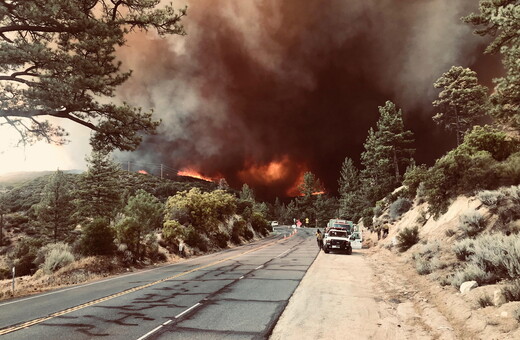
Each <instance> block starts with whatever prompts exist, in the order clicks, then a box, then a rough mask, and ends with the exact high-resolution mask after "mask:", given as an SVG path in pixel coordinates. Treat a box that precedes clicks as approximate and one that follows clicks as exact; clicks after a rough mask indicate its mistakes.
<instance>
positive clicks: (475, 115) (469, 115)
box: [433, 66, 487, 145]
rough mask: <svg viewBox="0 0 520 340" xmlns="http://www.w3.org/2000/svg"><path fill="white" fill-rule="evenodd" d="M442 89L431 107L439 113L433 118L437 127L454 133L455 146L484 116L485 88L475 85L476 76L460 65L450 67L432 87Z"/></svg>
mask: <svg viewBox="0 0 520 340" xmlns="http://www.w3.org/2000/svg"><path fill="white" fill-rule="evenodd" d="M433 86H435V88H438V89H442V90H441V92H440V93H439V98H438V99H437V100H435V101H434V102H433V106H435V107H436V108H438V109H439V110H440V112H438V113H437V114H435V116H433V120H434V121H435V122H436V123H437V124H441V125H444V127H445V128H446V129H448V130H454V131H455V133H456V136H457V145H460V143H461V142H462V139H463V137H464V134H465V133H466V132H467V131H468V130H469V129H470V128H471V127H472V126H473V125H475V122H476V121H477V120H478V119H479V118H481V117H482V116H484V115H485V112H486V101H487V94H486V93H487V88H486V87H485V86H482V85H480V84H479V83H478V79H477V73H476V72H475V71H472V70H471V69H469V68H463V67H462V66H452V67H451V68H450V70H449V71H448V72H446V73H444V74H443V75H442V76H441V77H440V78H439V79H437V81H436V82H435V83H434V84H433Z"/></svg>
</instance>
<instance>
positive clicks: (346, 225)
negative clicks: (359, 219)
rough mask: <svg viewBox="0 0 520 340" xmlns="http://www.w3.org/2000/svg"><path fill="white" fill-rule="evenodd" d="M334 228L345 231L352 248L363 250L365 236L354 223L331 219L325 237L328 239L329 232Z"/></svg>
mask: <svg viewBox="0 0 520 340" xmlns="http://www.w3.org/2000/svg"><path fill="white" fill-rule="evenodd" d="M332 228H334V229H341V230H345V231H346V233H347V236H348V238H349V241H350V243H351V246H352V248H353V249H361V247H362V243H363V234H362V233H361V229H360V228H359V226H358V225H357V224H354V222H352V221H348V220H340V219H330V220H329V222H328V223H327V228H326V229H325V237H327V234H328V232H329V230H331V229H332Z"/></svg>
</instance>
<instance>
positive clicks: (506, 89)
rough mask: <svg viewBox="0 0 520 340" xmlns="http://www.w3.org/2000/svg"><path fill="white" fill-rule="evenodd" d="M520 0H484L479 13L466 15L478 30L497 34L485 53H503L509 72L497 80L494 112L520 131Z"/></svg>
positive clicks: (492, 109) (505, 122)
mask: <svg viewBox="0 0 520 340" xmlns="http://www.w3.org/2000/svg"><path fill="white" fill-rule="evenodd" d="M519 13H520V1H518V0H500V1H496V0H480V1H479V13H472V14H470V15H469V16H467V17H465V18H463V20H464V21H465V22H467V23H471V24H473V25H474V26H476V27H477V29H476V30H475V33H476V34H478V35H481V36H486V35H489V36H491V37H493V40H492V42H491V43H490V44H489V45H488V46H487V48H486V51H485V53H489V54H496V53H500V54H502V64H503V65H504V69H505V71H506V73H505V75H504V76H503V77H501V78H497V79H495V80H494V82H495V84H496V86H495V88H494V91H493V93H492V94H491V95H490V102H491V114H492V115H493V117H495V119H497V120H498V121H499V122H500V123H502V124H505V125H509V126H511V127H513V128H514V129H516V130H520V63H519V62H518V61H519V60H520V18H519Z"/></svg>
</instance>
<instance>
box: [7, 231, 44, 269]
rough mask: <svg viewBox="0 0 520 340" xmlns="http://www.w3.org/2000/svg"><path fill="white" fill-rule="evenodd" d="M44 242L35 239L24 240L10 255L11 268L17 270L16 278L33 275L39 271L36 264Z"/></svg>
mask: <svg viewBox="0 0 520 340" xmlns="http://www.w3.org/2000/svg"><path fill="white" fill-rule="evenodd" d="M41 246H42V241H41V240H39V239H34V238H26V239H22V240H21V241H20V242H18V244H17V245H16V247H15V248H14V250H13V252H12V253H10V254H9V255H8V263H9V268H12V267H13V266H14V267H15V268H16V276H22V275H32V274H33V273H34V271H35V270H36V269H37V267H36V265H35V264H34V260H35V259H36V254H37V253H38V249H39V248H40V247H41Z"/></svg>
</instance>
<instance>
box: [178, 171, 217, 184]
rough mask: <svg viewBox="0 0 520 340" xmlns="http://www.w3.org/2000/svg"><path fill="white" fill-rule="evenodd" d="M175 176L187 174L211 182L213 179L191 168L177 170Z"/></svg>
mask: <svg viewBox="0 0 520 340" xmlns="http://www.w3.org/2000/svg"><path fill="white" fill-rule="evenodd" d="M177 176H187V177H192V178H198V179H201V180H203V181H206V182H213V181H214V180H213V179H212V178H210V177H206V176H203V175H201V174H200V173H199V172H197V171H195V170H193V169H182V170H179V171H178V172H177Z"/></svg>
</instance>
